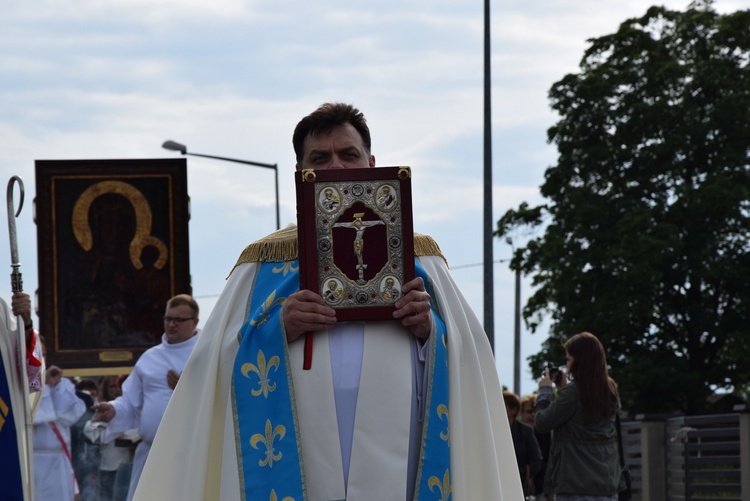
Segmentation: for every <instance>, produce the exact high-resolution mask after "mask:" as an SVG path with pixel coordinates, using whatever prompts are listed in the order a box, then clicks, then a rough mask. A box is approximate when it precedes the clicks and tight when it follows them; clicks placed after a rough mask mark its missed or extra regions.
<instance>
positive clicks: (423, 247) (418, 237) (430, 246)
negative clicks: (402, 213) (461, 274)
mask: <svg viewBox="0 0 750 501" xmlns="http://www.w3.org/2000/svg"><path fill="white" fill-rule="evenodd" d="M414 255H415V256H437V257H439V258H441V259H442V260H443V261H445V264H446V266H447V265H448V260H447V259H445V256H443V252H442V251H441V250H440V246H439V245H438V244H437V242H436V241H435V240H434V239H433V238H432V237H431V236H429V235H423V234H421V233H415V234H414Z"/></svg>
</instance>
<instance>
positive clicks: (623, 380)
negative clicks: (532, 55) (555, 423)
mask: <svg viewBox="0 0 750 501" xmlns="http://www.w3.org/2000/svg"><path fill="white" fill-rule="evenodd" d="M589 42H590V47H589V48H588V50H587V51H586V52H585V54H584V56H583V59H582V61H581V64H580V73H577V74H570V75H566V76H565V77H564V78H563V79H562V80H560V81H559V82H557V83H555V84H554V85H553V86H552V88H551V90H550V94H549V95H550V100H551V103H552V108H553V109H554V110H555V111H556V112H557V113H558V114H559V116H560V117H561V118H560V120H559V121H558V122H557V123H556V124H555V125H554V126H553V127H551V128H550V129H549V131H548V138H549V141H550V142H551V143H555V144H556V146H557V149H558V153H559V155H558V160H557V165H554V166H551V167H549V168H548V169H547V171H546V173H545V180H544V183H543V185H542V186H541V194H542V195H543V197H544V198H545V201H546V202H547V203H545V204H543V205H540V206H538V207H529V206H528V204H525V203H524V204H521V206H520V207H519V208H518V209H516V210H510V211H508V212H507V213H505V214H504V215H503V217H502V218H501V219H500V220H499V221H498V226H497V231H496V233H495V234H496V235H497V236H500V237H502V236H504V235H506V234H509V233H511V232H513V231H515V230H516V229H518V228H521V227H523V228H536V231H535V232H534V234H535V235H537V236H536V237H534V238H532V239H531V240H530V241H529V242H528V244H527V245H526V246H524V247H523V248H520V249H517V251H516V254H515V256H514V259H513V261H512V263H511V268H512V269H514V270H515V269H519V268H520V269H521V270H522V272H523V273H524V274H525V275H531V276H532V284H533V286H534V290H535V292H534V293H533V295H532V296H531V297H530V299H529V300H528V302H527V303H526V305H525V307H524V312H523V315H524V319H525V320H526V323H527V325H528V326H529V328H530V329H531V330H532V332H534V331H536V330H537V329H538V328H539V326H540V323H541V320H542V319H545V318H548V319H549V321H550V332H549V337H548V339H547V340H546V341H545V342H544V344H543V349H542V352H541V353H539V354H537V355H535V356H533V357H530V362H531V363H530V365H531V367H532V371H533V373H535V374H536V373H538V372H539V369H540V368H541V367H543V362H544V361H546V360H555V361H559V362H564V358H563V353H564V352H563V351H562V348H561V347H560V341H562V340H564V339H566V338H568V337H569V336H570V335H572V334H575V333H577V332H580V331H584V330H586V331H589V332H593V333H594V334H596V335H597V336H599V338H600V339H601V340H602V342H603V343H604V345H605V347H606V349H607V354H608V361H609V363H610V366H611V373H612V376H613V377H614V378H615V379H616V380H617V381H618V384H619V388H620V393H621V397H622V398H623V404H624V407H625V408H626V409H627V410H630V411H631V412H672V411H683V412H686V413H694V412H701V411H703V410H705V406H706V397H707V396H708V395H710V394H711V393H712V392H713V391H714V390H716V389H726V390H728V389H738V388H740V387H741V386H742V385H746V384H747V382H748V381H750V11H748V10H744V11H739V12H736V13H732V14H727V15H720V14H718V13H717V12H716V11H715V10H713V8H712V6H711V2H710V1H706V0H703V1H697V2H694V3H692V4H690V6H689V7H688V8H687V10H686V11H685V12H679V11H672V10H667V9H665V8H663V7H651V8H650V9H648V11H647V12H646V14H645V15H644V16H643V17H641V18H634V19H629V20H627V21H625V22H624V23H622V24H621V25H620V27H619V29H618V31H617V32H616V33H614V34H612V35H608V36H604V37H601V38H597V39H593V40H589Z"/></svg>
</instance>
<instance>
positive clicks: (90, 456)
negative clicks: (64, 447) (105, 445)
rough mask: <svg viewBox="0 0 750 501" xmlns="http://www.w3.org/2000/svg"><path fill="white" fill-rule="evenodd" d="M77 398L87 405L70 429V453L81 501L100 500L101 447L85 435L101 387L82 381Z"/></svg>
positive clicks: (93, 382) (87, 379)
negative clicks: (84, 429) (84, 430)
mask: <svg viewBox="0 0 750 501" xmlns="http://www.w3.org/2000/svg"><path fill="white" fill-rule="evenodd" d="M75 388H76V396H77V397H78V398H80V399H81V400H83V403H84V404H85V405H86V412H84V413H83V414H82V415H81V417H80V418H78V421H76V423H75V424H74V425H73V426H71V427H70V442H71V449H70V453H71V455H72V456H73V470H74V471H75V473H76V480H77V481H78V490H79V491H80V496H79V501H97V500H98V499H99V462H100V458H99V446H98V445H97V444H95V443H93V442H91V441H90V440H89V439H88V438H86V436H85V435H84V433H83V428H84V426H85V425H86V422H87V421H88V420H89V419H91V416H93V415H94V409H93V406H94V404H95V403H97V401H98V395H99V387H98V386H97V384H96V381H94V380H93V379H89V378H82V379H80V380H79V381H78V382H77V383H76V385H75Z"/></svg>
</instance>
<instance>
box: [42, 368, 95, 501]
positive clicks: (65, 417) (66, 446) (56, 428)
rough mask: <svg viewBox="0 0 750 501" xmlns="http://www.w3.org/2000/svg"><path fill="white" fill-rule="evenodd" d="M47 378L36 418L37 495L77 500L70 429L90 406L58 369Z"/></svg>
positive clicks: (52, 369)
mask: <svg viewBox="0 0 750 501" xmlns="http://www.w3.org/2000/svg"><path fill="white" fill-rule="evenodd" d="M45 378H46V381H45V388H44V391H43V392H42V399H41V400H40V402H39V407H38V408H37V410H36V414H35V415H34V489H35V495H36V499H38V500H39V501H43V500H53V499H54V500H56V501H58V500H59V501H73V499H74V496H75V494H76V492H77V486H76V481H75V474H74V473H73V462H72V458H71V455H70V427H71V426H73V425H74V424H75V423H76V421H78V418H80V417H81V416H82V415H83V413H84V412H86V405H85V404H84V403H83V400H81V399H80V398H78V395H76V390H75V385H74V384H73V383H72V382H71V381H70V380H69V379H67V378H64V377H63V371H62V369H60V368H59V367H58V366H56V365H51V366H49V367H48V368H47V372H46V376H45Z"/></svg>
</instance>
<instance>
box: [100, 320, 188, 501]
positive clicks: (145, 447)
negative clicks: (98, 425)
mask: <svg viewBox="0 0 750 501" xmlns="http://www.w3.org/2000/svg"><path fill="white" fill-rule="evenodd" d="M199 337H200V336H199V335H198V334H196V335H194V336H193V337H191V338H190V339H188V340H186V341H183V342H181V343H174V344H170V343H168V342H167V337H166V334H162V339H161V344H158V345H156V346H154V347H152V348H149V349H148V350H146V351H145V352H144V353H143V355H141V357H140V358H139V359H138V362H136V364H135V367H134V368H133V371H132V372H131V373H130V375H129V376H128V377H127V378H126V379H125V382H124V383H123V384H122V395H121V396H119V397H117V398H116V399H115V400H113V401H112V402H110V403H111V404H112V405H113V406H114V408H115V411H116V412H115V417H114V419H112V421H110V422H109V424H108V425H107V427H106V429H105V430H103V431H102V434H101V437H100V440H101V442H102V443H105V444H106V443H109V442H111V441H113V440H114V439H115V438H117V437H119V436H120V435H122V434H123V433H124V432H126V431H128V430H130V429H132V428H138V434H139V435H140V437H141V442H140V443H139V444H138V446H137V447H136V449H135V456H134V458H133V472H132V474H131V477H130V488H129V490H128V500H130V499H132V498H133V493H134V492H135V486H136V485H137V484H138V481H139V478H140V476H141V472H142V471H143V467H144V464H145V463H146V457H147V456H148V454H149V449H150V448H151V443H152V442H153V441H154V436H155V435H156V430H157V428H158V427H159V423H160V422H161V420H162V417H163V416H164V411H165V409H166V408H167V404H168V403H169V399H170V398H171V397H172V393H173V390H172V388H170V387H169V385H168V384H167V372H168V371H169V370H170V369H172V370H174V371H176V372H177V373H178V374H180V373H182V371H183V369H184V368H185V364H186V363H187V360H188V358H189V357H190V353H191V352H192V351H193V348H194V347H195V345H196V343H197V341H198V338H199ZM180 380H181V379H180Z"/></svg>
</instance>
